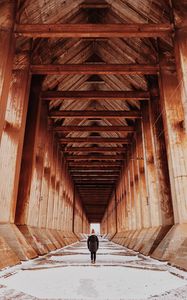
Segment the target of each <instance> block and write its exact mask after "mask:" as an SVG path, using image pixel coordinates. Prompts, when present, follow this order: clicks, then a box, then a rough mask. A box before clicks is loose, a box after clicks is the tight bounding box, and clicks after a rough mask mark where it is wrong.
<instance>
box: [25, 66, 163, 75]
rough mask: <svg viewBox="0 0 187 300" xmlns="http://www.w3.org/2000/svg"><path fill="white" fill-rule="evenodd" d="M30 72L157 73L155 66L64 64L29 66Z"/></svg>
mask: <svg viewBox="0 0 187 300" xmlns="http://www.w3.org/2000/svg"><path fill="white" fill-rule="evenodd" d="M30 70H31V72H32V73H33V74H36V75H67V74H88V75H92V74H99V75H103V74H105V75H107V74H121V75H129V74H139V75H154V74H157V73H158V72H159V66H158V65H157V64H141V65H140V64H128V65H122V64H74V65H72V64H65V65H57V64H55V65H47V64H46V65H42V64H41V65H31V66H30Z"/></svg>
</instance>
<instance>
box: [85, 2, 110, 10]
mask: <svg viewBox="0 0 187 300" xmlns="http://www.w3.org/2000/svg"><path fill="white" fill-rule="evenodd" d="M80 7H81V8H84V9H105V8H109V7H110V5H109V3H107V2H106V1H103V0H93V1H84V2H83V3H82V4H81V5H80Z"/></svg>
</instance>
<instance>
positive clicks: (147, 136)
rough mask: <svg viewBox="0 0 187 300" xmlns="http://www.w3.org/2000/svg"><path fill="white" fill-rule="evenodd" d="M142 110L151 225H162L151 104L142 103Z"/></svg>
mask: <svg viewBox="0 0 187 300" xmlns="http://www.w3.org/2000/svg"><path fill="white" fill-rule="evenodd" d="M141 110H142V115H143V119H142V136H143V137H142V138H143V140H144V146H145V151H144V161H145V164H146V172H147V197H148V203H149V207H150V222H151V223H150V226H151V227H156V226H159V225H161V211H160V205H159V193H158V182H157V176H156V168H155V153H154V149H153V135H152V128H151V123H150V104H149V102H144V103H141Z"/></svg>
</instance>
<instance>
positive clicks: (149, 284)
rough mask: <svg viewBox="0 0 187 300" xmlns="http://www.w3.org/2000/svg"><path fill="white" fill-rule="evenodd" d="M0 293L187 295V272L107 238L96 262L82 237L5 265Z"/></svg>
mask: <svg viewBox="0 0 187 300" xmlns="http://www.w3.org/2000/svg"><path fill="white" fill-rule="evenodd" d="M0 299H4V300H6V299H7V300H9V299H20V300H30V299H63V300H91V299H94V300H127V299H128V300H133V299H134V300H135V299H139V300H145V299H157V300H165V299H166V300H174V299H187V272H184V271H180V270H178V269H176V268H173V267H171V266H169V265H168V264H167V263H163V262H159V261H157V260H154V259H151V258H150V257H144V256H142V255H139V254H138V253H137V252H134V251H132V250H129V249H127V248H125V247H121V246H119V245H116V244H113V243H111V242H108V241H106V240H103V241H100V249H99V251H98V253H97V262H96V264H95V265H91V264H90V256H89V253H88V250H87V248H86V242H80V243H77V244H74V245H71V246H69V247H65V248H63V249H60V250H57V251H53V252H51V253H50V254H48V255H46V256H43V257H40V258H37V259H34V260H32V261H28V262H24V263H22V264H21V265H19V266H15V267H12V268H8V269H6V270H3V271H1V272H0Z"/></svg>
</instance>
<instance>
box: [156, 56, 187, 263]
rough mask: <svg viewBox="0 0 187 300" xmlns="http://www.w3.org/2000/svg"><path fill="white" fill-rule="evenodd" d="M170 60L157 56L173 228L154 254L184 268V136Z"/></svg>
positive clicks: (186, 205) (186, 201)
mask: <svg viewBox="0 0 187 300" xmlns="http://www.w3.org/2000/svg"><path fill="white" fill-rule="evenodd" d="M172 59H173V58H172V57H168V54H167V53H164V52H162V55H160V91H161V107H162V115H163V121H164V131H165V139H166V149H167V157H168V165H169V177H170V182H171V194H172V203H173V210H174V223H175V224H176V225H175V226H173V227H172V229H171V230H170V231H169V233H168V234H167V235H166V237H165V238H164V240H163V241H162V242H161V243H160V245H159V247H158V248H157V249H156V251H155V252H154V253H153V254H154V257H157V258H160V259H166V260H169V261H170V262H173V263H175V264H176V265H178V266H183V267H185V268H187V264H186V259H185V255H186V251H187V248H186V244H185V240H186V237H187V234H186V232H187V224H186V223H187V167H186V166H187V135H186V133H185V130H184V128H183V126H182V124H183V122H184V109H183V104H182V99H181V92H180V84H179V82H178V78H177V72H176V69H175V65H172V64H171V62H172ZM168 60H170V67H168ZM183 243H184V244H183ZM166 249H167V250H166Z"/></svg>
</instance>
